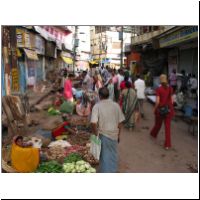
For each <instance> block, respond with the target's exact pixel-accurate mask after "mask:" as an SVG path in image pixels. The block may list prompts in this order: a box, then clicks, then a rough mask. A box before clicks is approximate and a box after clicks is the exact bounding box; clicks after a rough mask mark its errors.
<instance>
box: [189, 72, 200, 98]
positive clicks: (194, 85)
mask: <svg viewBox="0 0 200 200" xmlns="http://www.w3.org/2000/svg"><path fill="white" fill-rule="evenodd" d="M189 81H190V92H191V94H192V97H196V96H197V87H198V81H197V79H196V77H195V74H192V77H191V78H190V80H189Z"/></svg>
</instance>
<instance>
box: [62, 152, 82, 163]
mask: <svg viewBox="0 0 200 200" xmlns="http://www.w3.org/2000/svg"><path fill="white" fill-rule="evenodd" d="M80 160H82V156H81V155H80V154H78V153H70V154H69V155H68V156H67V157H66V158H65V159H64V163H73V162H77V161H80Z"/></svg>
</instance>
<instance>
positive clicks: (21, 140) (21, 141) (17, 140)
mask: <svg viewBox="0 0 200 200" xmlns="http://www.w3.org/2000/svg"><path fill="white" fill-rule="evenodd" d="M14 142H15V144H16V145H18V146H20V147H24V148H25V147H32V146H33V144H32V142H24V138H23V137H22V136H17V137H16V138H15V139H14Z"/></svg>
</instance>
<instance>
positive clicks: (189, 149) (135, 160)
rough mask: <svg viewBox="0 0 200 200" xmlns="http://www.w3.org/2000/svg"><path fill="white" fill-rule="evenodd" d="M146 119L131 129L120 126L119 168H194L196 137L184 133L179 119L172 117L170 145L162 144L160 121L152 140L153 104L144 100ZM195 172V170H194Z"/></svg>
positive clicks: (134, 170)
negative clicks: (157, 131)
mask: <svg viewBox="0 0 200 200" xmlns="http://www.w3.org/2000/svg"><path fill="white" fill-rule="evenodd" d="M144 108H145V113H146V119H144V120H143V119H141V120H140V123H139V124H138V125H137V126H136V128H135V129H134V130H133V131H129V130H127V129H124V130H123V132H122V133H123V134H122V136H121V142H120V145H119V154H120V165H119V172H122V173H126V172H131V173H163V172H166V173H187V172H195V171H193V170H192V168H191V167H193V168H196V170H197V169H198V167H197V162H198V137H197V133H196V134H195V136H193V135H192V134H190V133H188V124H186V123H185V122H183V121H182V119H176V121H175V120H173V121H172V128H171V132H172V149H171V150H168V151H166V150H165V149H164V148H163V142H164V125H163V126H162V128H161V131H160V133H159V135H158V138H157V140H156V141H152V139H151V138H150V136H149V132H150V130H151V128H152V126H153V124H154V115H153V114H152V109H153V105H151V104H150V103H149V102H146V103H145V107H144ZM196 172H197V171H196Z"/></svg>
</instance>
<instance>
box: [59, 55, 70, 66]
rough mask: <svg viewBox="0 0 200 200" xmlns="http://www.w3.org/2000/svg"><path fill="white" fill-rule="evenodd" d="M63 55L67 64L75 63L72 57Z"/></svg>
mask: <svg viewBox="0 0 200 200" xmlns="http://www.w3.org/2000/svg"><path fill="white" fill-rule="evenodd" d="M61 57H62V59H63V60H64V62H66V63H67V64H69V65H71V64H72V63H73V60H72V59H71V58H68V57H65V56H61Z"/></svg>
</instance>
